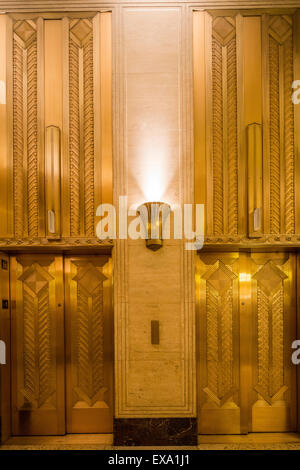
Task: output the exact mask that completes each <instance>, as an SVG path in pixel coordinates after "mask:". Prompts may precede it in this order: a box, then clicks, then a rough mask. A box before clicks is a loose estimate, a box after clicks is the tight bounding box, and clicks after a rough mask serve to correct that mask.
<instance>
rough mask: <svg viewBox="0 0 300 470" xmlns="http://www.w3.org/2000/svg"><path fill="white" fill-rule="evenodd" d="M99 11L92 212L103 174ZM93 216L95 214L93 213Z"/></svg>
mask: <svg viewBox="0 0 300 470" xmlns="http://www.w3.org/2000/svg"><path fill="white" fill-rule="evenodd" d="M101 46H102V40H101V13H98V14H97V15H96V16H95V17H94V18H93V81H94V89H93V92H94V93H93V99H94V206H95V207H94V212H96V209H97V207H98V205H99V204H101V201H102V190H103V184H104V181H103V175H102V162H101V160H102V155H101V145H102V138H101V127H102V116H101V111H100V110H101V104H102V99H101V78H100V77H101V55H102V54H101V52H100V49H101ZM94 217H95V214H94Z"/></svg>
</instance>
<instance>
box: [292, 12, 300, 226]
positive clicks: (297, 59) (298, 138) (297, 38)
mask: <svg viewBox="0 0 300 470" xmlns="http://www.w3.org/2000/svg"><path fill="white" fill-rule="evenodd" d="M293 38H294V54H293V55H294V78H295V80H300V11H299V10H297V12H296V13H295V14H294V31H293ZM293 91H294V90H293ZM294 119H295V124H294V140H295V211H296V213H295V219H296V220H295V222H296V224H295V231H296V233H300V204H299V201H300V104H296V105H294Z"/></svg>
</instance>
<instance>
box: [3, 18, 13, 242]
mask: <svg viewBox="0 0 300 470" xmlns="http://www.w3.org/2000/svg"><path fill="white" fill-rule="evenodd" d="M5 16H6V41H7V42H6V45H7V47H6V66H7V69H6V100H7V101H6V106H7V108H6V110H7V112H6V116H7V132H6V138H7V235H8V236H13V234H14V211H13V206H14V204H13V23H12V19H11V18H9V17H8V16H7V15H5Z"/></svg>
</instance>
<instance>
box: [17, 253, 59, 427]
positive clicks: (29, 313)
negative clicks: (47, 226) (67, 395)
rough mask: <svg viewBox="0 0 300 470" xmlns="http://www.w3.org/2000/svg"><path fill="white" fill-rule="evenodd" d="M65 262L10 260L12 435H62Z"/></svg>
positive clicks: (45, 257)
mask: <svg viewBox="0 0 300 470" xmlns="http://www.w3.org/2000/svg"><path fill="white" fill-rule="evenodd" d="M62 269H63V263H62V258H61V257H57V256H53V255H32V254H31V255H19V256H17V257H12V258H11V278H10V281H11V307H12V308H11V314H12V325H11V326H12V329H11V331H12V341H11V352H12V367H11V371H12V434H13V435H47V434H48V435H53V434H64V433H65V413H64V410H65V403H64V390H65V387H64V337H63V334H64V316H63V282H62V281H63V271H62Z"/></svg>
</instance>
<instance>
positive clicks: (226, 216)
mask: <svg viewBox="0 0 300 470" xmlns="http://www.w3.org/2000/svg"><path fill="white" fill-rule="evenodd" d="M211 158H212V173H213V185H212V192H213V194H212V200H213V208H212V209H213V233H214V234H216V235H217V234H224V233H227V234H236V233H237V232H238V145H237V57H236V31H235V19H234V18H230V17H226V18H225V17H217V18H215V19H214V20H213V25H212V155H211Z"/></svg>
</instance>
